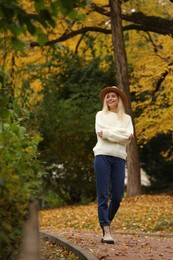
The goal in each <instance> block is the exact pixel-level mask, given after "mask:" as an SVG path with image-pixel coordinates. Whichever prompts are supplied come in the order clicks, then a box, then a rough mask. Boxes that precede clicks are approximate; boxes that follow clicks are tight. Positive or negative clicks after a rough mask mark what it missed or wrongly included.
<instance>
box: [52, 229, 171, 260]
mask: <svg viewBox="0 0 173 260" xmlns="http://www.w3.org/2000/svg"><path fill="white" fill-rule="evenodd" d="M52 234H53V233H52ZM56 235H57V236H58V237H62V238H65V239H67V240H69V241H71V242H73V243H74V244H77V245H79V246H81V247H83V248H85V249H87V250H89V251H90V252H91V253H92V254H94V255H95V256H96V257H97V259H100V260H101V259H104V260H138V259H139V260H140V259H145V260H173V238H164V237H159V236H156V237H151V236H140V235H127V234H115V233H113V234H112V236H113V237H114V240H115V244H114V245H108V244H102V243H101V242H100V238H101V233H100V234H99V233H96V232H90V231H62V232H59V233H56Z"/></svg>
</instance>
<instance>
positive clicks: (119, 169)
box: [108, 157, 125, 221]
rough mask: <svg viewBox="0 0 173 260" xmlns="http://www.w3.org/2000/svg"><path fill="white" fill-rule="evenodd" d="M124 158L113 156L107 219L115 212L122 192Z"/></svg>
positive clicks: (111, 218)
mask: <svg viewBox="0 0 173 260" xmlns="http://www.w3.org/2000/svg"><path fill="white" fill-rule="evenodd" d="M124 178H125V160H123V159H120V158H117V157H114V160H113V161H112V171H111V193H110V203H109V209H108V217H109V220H110V221H112V220H113V218H114V216H115V214H116V213H117V211H118V209H119V207H120V202H121V201H122V198H123V194H124Z"/></svg>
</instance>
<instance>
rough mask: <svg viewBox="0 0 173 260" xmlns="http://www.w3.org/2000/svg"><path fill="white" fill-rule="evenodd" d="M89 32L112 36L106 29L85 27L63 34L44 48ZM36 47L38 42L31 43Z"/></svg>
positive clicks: (31, 45) (48, 42)
mask: <svg viewBox="0 0 173 260" xmlns="http://www.w3.org/2000/svg"><path fill="white" fill-rule="evenodd" d="M87 32H101V33H104V34H111V30H110V29H104V28H101V27H94V26H89V27H83V28H81V29H79V30H76V31H72V32H70V33H66V34H63V35H62V36H60V37H59V38H57V39H55V40H50V41H47V42H46V43H45V45H44V46H49V45H52V44H55V43H58V42H63V41H66V40H68V39H70V38H73V37H75V36H77V35H79V34H85V33H87ZM35 46H39V43H38V42H31V43H30V47H35Z"/></svg>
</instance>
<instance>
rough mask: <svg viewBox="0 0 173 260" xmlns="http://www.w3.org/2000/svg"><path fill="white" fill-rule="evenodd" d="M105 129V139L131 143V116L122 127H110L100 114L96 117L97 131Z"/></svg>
mask: <svg viewBox="0 0 173 260" xmlns="http://www.w3.org/2000/svg"><path fill="white" fill-rule="evenodd" d="M99 131H103V136H102V138H103V139H105V140H106V139H107V140H109V141H110V142H115V143H119V144H124V145H126V144H128V143H130V140H129V137H130V135H131V134H133V132H134V130H133V124H132V120H131V117H130V116H127V117H126V119H125V122H123V126H122V127H109V126H107V125H106V124H104V122H103V120H102V118H101V117H100V116H99V115H98V117H97V118H96V132H99Z"/></svg>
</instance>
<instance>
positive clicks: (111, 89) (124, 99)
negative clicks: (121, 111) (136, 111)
mask: <svg viewBox="0 0 173 260" xmlns="http://www.w3.org/2000/svg"><path fill="white" fill-rule="evenodd" d="M108 92H115V93H117V94H118V95H119V96H120V97H121V99H122V102H123V104H124V106H127V105H128V99H127V96H126V94H125V93H124V92H123V91H122V90H121V89H119V88H117V87H115V86H112V87H106V88H104V89H102V90H101V91H100V99H101V101H102V102H103V100H104V98H105V96H106V94H107V93H108Z"/></svg>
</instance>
